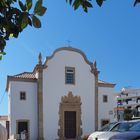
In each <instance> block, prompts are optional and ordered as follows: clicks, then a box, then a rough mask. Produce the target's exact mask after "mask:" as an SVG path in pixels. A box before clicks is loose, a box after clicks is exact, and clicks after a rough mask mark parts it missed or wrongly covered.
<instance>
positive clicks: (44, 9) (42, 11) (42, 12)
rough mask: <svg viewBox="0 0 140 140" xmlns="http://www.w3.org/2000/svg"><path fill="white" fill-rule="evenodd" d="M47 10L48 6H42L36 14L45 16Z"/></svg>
mask: <svg viewBox="0 0 140 140" xmlns="http://www.w3.org/2000/svg"><path fill="white" fill-rule="evenodd" d="M46 10H47V8H46V7H43V6H42V7H40V8H38V11H37V13H36V14H37V15H38V16H43V15H44V14H45V12H46Z"/></svg>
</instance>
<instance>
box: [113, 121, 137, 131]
mask: <svg viewBox="0 0 140 140" xmlns="http://www.w3.org/2000/svg"><path fill="white" fill-rule="evenodd" d="M135 124H136V122H121V123H119V124H117V125H116V126H115V127H113V128H112V129H111V131H118V132H124V131H129V130H130V128H131V127H132V126H133V125H135Z"/></svg>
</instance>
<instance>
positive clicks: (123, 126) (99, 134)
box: [87, 120, 138, 140]
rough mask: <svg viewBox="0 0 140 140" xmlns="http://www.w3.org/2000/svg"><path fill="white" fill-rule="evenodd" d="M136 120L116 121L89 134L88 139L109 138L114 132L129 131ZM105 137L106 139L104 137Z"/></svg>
mask: <svg viewBox="0 0 140 140" xmlns="http://www.w3.org/2000/svg"><path fill="white" fill-rule="evenodd" d="M136 122H138V121H136V120H133V121H121V122H117V123H116V122H114V123H110V124H108V125H106V126H105V127H103V129H101V130H100V131H95V132H94V133H92V134H91V135H89V137H88V139H87V140H97V138H98V140H108V139H109V138H110V137H111V136H113V135H114V134H118V133H120V132H124V131H128V130H129V128H130V127H132V126H133V125H134V124H136ZM104 138H105V139H104Z"/></svg>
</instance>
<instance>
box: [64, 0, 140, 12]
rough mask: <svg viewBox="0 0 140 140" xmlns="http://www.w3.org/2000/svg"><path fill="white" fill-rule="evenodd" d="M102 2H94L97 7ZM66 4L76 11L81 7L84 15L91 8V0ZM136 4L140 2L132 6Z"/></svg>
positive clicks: (73, 0) (68, 0)
mask: <svg viewBox="0 0 140 140" xmlns="http://www.w3.org/2000/svg"><path fill="white" fill-rule="evenodd" d="M104 1H105V0H96V3H97V5H98V6H100V7H101V6H102V5H103V2H104ZM106 1H107V0H106ZM66 2H67V3H68V2H69V4H70V5H71V6H72V7H73V8H74V10H77V9H78V8H79V7H80V6H81V7H82V8H83V10H84V11H85V12H86V13H87V12H88V9H89V8H92V7H93V5H92V0H66ZM138 3H140V0H135V1H134V6H136V4H138Z"/></svg>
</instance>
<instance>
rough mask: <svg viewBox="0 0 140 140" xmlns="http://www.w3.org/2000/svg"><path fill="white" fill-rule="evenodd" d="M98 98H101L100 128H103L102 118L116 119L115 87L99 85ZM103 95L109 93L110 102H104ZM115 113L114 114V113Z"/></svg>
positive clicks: (111, 120)
mask: <svg viewBox="0 0 140 140" xmlns="http://www.w3.org/2000/svg"><path fill="white" fill-rule="evenodd" d="M98 93H99V94H98V98H99V106H98V108H99V115H98V116H99V122H98V126H99V129H100V128H101V121H102V120H109V121H110V122H113V121H114V110H113V108H114V107H115V105H116V102H115V93H114V88H109V87H99V88H98ZM103 95H107V97H108V102H105V103H104V102H103ZM112 113H113V114H112Z"/></svg>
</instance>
